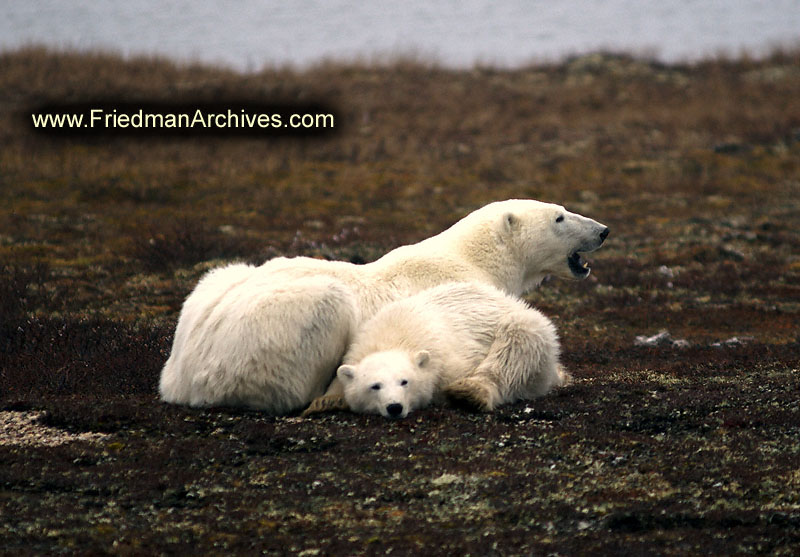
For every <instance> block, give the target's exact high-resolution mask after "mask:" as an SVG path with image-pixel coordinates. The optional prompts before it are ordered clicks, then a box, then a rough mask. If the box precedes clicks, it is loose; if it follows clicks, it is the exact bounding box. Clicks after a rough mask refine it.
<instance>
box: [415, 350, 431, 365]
mask: <svg viewBox="0 0 800 557" xmlns="http://www.w3.org/2000/svg"><path fill="white" fill-rule="evenodd" d="M430 359H431V355H430V352H428V351H427V350H420V351H419V352H417V354H416V355H415V356H414V363H415V364H417V367H425V366H426V365H427V363H428V362H429V361H430Z"/></svg>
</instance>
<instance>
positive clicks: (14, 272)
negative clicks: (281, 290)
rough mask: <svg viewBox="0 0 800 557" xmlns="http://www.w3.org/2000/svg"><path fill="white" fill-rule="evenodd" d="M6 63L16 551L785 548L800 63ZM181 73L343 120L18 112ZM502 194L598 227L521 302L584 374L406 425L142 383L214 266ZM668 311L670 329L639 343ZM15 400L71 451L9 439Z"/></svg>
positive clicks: (190, 90)
mask: <svg viewBox="0 0 800 557" xmlns="http://www.w3.org/2000/svg"><path fill="white" fill-rule="evenodd" d="M0 68H2V71H1V72H0V191H2V193H3V203H2V204H0V269H2V273H0V334H1V335H2V336H0V411H2V412H0V416H2V417H3V420H5V421H0V424H2V427H3V430H2V433H0V436H1V437H0V443H2V444H0V515H1V516H2V520H0V549H1V550H2V551H1V552H2V553H3V554H8V555H17V554H19V555H24V554H58V553H81V554H106V553H108V554H136V555H138V554H155V553H164V554H176V553H185V552H189V553H193V554H195V553H207V554H230V553H245V554H256V553H260V552H262V551H263V552H265V553H268V554H303V555H336V554H348V555H353V554H385V553H389V552H390V551H391V553H392V554H400V555H410V554H472V555H491V554H498V555H514V554H519V555H527V554H569V555H573V554H619V555H643V554H651V553H657V554H675V555H685V554H697V555H706V554H717V555H722V554H725V555H734V554H745V553H765V554H775V555H781V554H783V555H790V554H797V553H798V551H800V410H799V403H798V400H800V371H799V370H800V329H799V328H798V321H800V232H799V231H800V53H797V52H783V53H776V54H774V55H773V56H771V57H769V58H767V59H764V60H748V59H736V60H725V59H720V60H712V61H707V62H701V63H697V64H693V65H685V66H681V65H674V66H664V65H660V64H656V63H651V62H647V61H642V60H638V59H634V58H629V57H626V56H615V55H593V56H586V57H581V58H577V59H574V60H570V61H567V62H564V63H562V64H558V65H541V66H532V67H529V68H525V69H521V70H517V71H498V70H494V69H491V68H476V69H474V70H471V71H449V70H444V69H441V68H438V67H434V66H429V65H426V64H424V63H420V62H404V61H398V62H396V63H392V64H389V65H386V66H377V67H361V66H355V65H353V66H338V65H323V66H320V67H317V68H314V69H312V70H309V71H305V72H302V73H300V72H293V71H289V70H279V71H278V70H276V71H265V72H262V73H254V74H246V75H243V74H236V73H232V72H228V71H225V70H220V69H212V68H207V67H194V66H192V67H186V66H176V65H174V64H172V63H170V62H167V61H163V60H153V59H133V60H121V59H119V58H116V57H113V56H107V55H101V54H82V55H77V54H62V53H52V52H47V51H42V50H37V49H28V50H22V51H17V52H12V53H5V54H0ZM199 96H206V97H207V98H209V97H210V98H213V99H215V100H219V99H222V100H224V99H225V98H227V97H231V98H242V97H252V98H259V99H262V100H264V99H266V100H267V101H268V100H270V99H271V98H277V99H281V100H282V101H286V100H287V99H288V100H290V101H291V100H292V99H296V100H297V102H301V101H302V100H303V99H306V98H321V99H324V100H325V101H326V102H328V103H330V104H331V105H332V106H335V107H336V109H337V114H338V117H339V120H338V121H337V132H336V133H335V134H334V135H333V136H332V137H325V138H314V139H309V138H298V139H292V138H285V137H284V138H280V139H274V140H257V139H253V138H241V139H237V138H213V137H208V138H203V137H196V138H182V139H169V140H159V139H158V138H154V137H147V138H146V139H136V138H114V137H112V138H102V139H93V138H91V137H89V138H84V139H76V138H63V137H49V136H47V135H42V134H34V133H32V132H31V129H30V126H29V125H28V124H27V120H25V119H24V118H23V117H24V115H25V114H26V111H28V110H29V109H30V107H32V106H40V105H43V104H47V103H52V102H71V103H80V102H85V101H86V100H87V99H88V100H91V99H93V98H99V97H102V98H106V99H109V98H111V99H116V98H118V99H119V100H120V102H123V101H126V102H134V101H136V100H137V99H147V100H149V101H152V102H180V101H181V100H183V99H185V98H196V97H199ZM509 197H533V198H538V199H543V200H547V201H556V202H560V203H564V204H565V205H566V206H567V207H568V208H570V209H572V210H575V211H577V212H581V213H584V214H587V215H589V216H592V217H594V218H597V219H598V220H601V221H603V222H605V223H606V224H608V225H609V226H610V227H611V230H612V234H611V236H610V238H609V241H608V242H607V245H606V246H605V247H604V248H603V250H602V251H600V252H598V253H596V254H594V255H593V257H592V259H593V269H594V270H593V273H592V275H591V277H590V278H589V279H587V280H586V281H583V282H579V283H569V282H562V281H551V282H547V283H546V284H544V285H543V286H542V288H541V289H540V290H538V291H536V292H534V293H532V294H531V295H530V297H529V300H530V301H531V302H532V303H533V304H535V305H536V306H537V307H539V308H540V309H542V310H543V311H544V312H545V313H547V314H548V315H550V316H551V317H552V318H553V319H554V321H555V322H556V323H557V325H558V327H559V331H560V334H561V337H562V340H563V344H564V352H565V355H564V362H565V364H566V366H567V367H568V368H569V369H570V370H571V371H572V372H573V374H574V376H575V378H576V382H575V384H574V385H572V386H570V387H567V388H564V389H562V390H560V391H558V392H556V393H555V394H553V395H552V396H549V397H546V398H544V399H542V400H537V401H535V402H531V403H527V404H526V403H520V404H516V405H511V406H509V407H506V408H503V409H501V410H499V411H497V412H495V413H493V414H490V415H482V414H471V413H468V412H464V411H461V410H457V409H452V408H431V409H427V410H423V411H420V412H418V413H416V414H414V415H412V416H411V417H409V419H407V420H404V421H401V422H388V421H386V420H384V419H382V418H380V417H373V416H357V415H350V414H344V413H338V414H330V415H326V416H322V417H319V418H315V419H300V418H297V417H282V418H273V417H269V416H265V415H262V414H260V413H256V412H246V411H241V410H234V409H211V410H193V409H186V408H180V407H172V406H167V405H164V404H161V403H160V402H159V401H158V397H157V392H156V387H157V381H158V375H159V372H160V368H161V366H162V365H163V362H164V360H165V359H166V357H167V355H168V353H169V349H170V343H171V337H172V333H173V330H174V326H175V323H176V320H177V315H178V312H179V310H180V304H181V303H182V300H183V298H184V297H185V296H186V295H187V294H188V292H189V291H190V290H191V288H192V287H193V285H194V284H195V282H196V281H197V279H198V278H199V277H200V276H201V275H202V273H203V272H205V271H206V270H207V269H209V268H211V267H212V266H214V265H216V264H220V263H221V262H223V261H228V260H232V259H239V260H244V261H249V262H254V263H255V262H260V261H263V260H265V259H268V258H270V257H273V256H276V255H282V254H288V255H298V254H302V255H312V256H317V257H326V258H335V259H345V260H352V261H355V262H363V261H370V260H373V259H375V258H376V257H378V256H379V255H380V254H382V253H384V252H385V251H387V250H389V249H391V248H392V247H394V246H396V245H399V244H402V243H408V242H413V241H417V240H420V239H422V238H424V237H427V236H429V235H431V234H434V233H436V232H438V231H440V230H442V229H444V228H445V227H447V226H448V225H449V224H451V223H452V222H454V221H455V220H457V219H458V218H460V217H461V216H463V215H464V214H466V213H467V212H469V211H470V210H472V209H474V208H476V207H478V206H480V205H483V204H484V203H487V202H489V201H492V200H495V199H504V198H509ZM661 330H668V331H669V333H670V335H671V338H674V339H683V340H686V341H687V342H688V347H683V348H681V347H679V346H677V345H674V344H660V345H653V346H648V345H637V344H635V338H636V337H637V336H640V335H644V336H652V335H655V334H656V333H658V332H659V331H661ZM28 415H32V416H37V418H36V420H37V421H36V424H35V425H36V426H37V427H39V428H40V429H41V430H42V431H44V432H49V433H48V435H56V434H59V435H63V436H66V438H67V439H72V441H71V442H69V443H64V444H60V445H55V444H52V443H51V444H47V443H43V442H31V441H29V440H27V438H26V437H25V435H24V433H23V431H22V430H21V429H19V428H17V426H15V425H14V424H13V420H12V419H11V418H12V417H13V418H15V419H16V418H19V417H22V416H28ZM15 428H17V429H15ZM85 433H94V434H100V435H97V436H96V437H95V438H93V439H86V438H83V437H79V436H80V435H81V434H85Z"/></svg>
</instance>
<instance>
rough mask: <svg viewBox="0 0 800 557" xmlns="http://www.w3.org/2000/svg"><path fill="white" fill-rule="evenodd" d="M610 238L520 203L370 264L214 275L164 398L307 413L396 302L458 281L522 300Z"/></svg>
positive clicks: (166, 374) (178, 336)
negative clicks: (357, 342)
mask: <svg viewBox="0 0 800 557" xmlns="http://www.w3.org/2000/svg"><path fill="white" fill-rule="evenodd" d="M607 235H608V228H607V227H606V226H604V225H602V224H600V223H598V222H596V221H594V220H592V219H589V218H586V217H583V216H581V215H577V214H574V213H570V212H568V211H566V210H565V209H564V208H563V207H561V206H559V205H554V204H549V203H542V202H539V201H534V200H527V199H512V200H507V201H498V202H494V203H490V204H489V205H486V206H484V207H482V208H480V209H478V210H476V211H474V212H473V213H470V214H469V215H467V216H466V217H464V218H463V219H462V220H460V221H458V222H457V223H455V224H454V225H453V226H451V227H450V228H449V229H447V230H445V231H444V232H442V233H440V234H438V235H436V236H433V237H431V238H428V239H427V240H423V241H422V242H419V243H417V244H413V245H409V246H402V247H399V248H397V249H395V250H393V251H391V252H389V253H387V254H386V255H384V256H383V257H381V258H380V259H378V260H377V261H375V262H373V263H369V264H366V265H354V264H351V263H345V262H341V261H322V260H317V259H310V258H307V257H297V258H291V259H288V258H283V257H281V258H276V259H273V260H270V261H268V262H266V263H264V264H263V265H261V266H259V267H254V266H251V265H244V264H233V265H229V266H227V267H222V268H219V269H216V270H212V271H210V272H209V273H208V274H206V276H204V277H203V278H202V279H201V281H200V282H199V283H198V285H197V287H196V288H195V290H194V291H193V292H192V293H191V294H190V295H189V297H188V298H187V299H186V302H185V303H184V305H183V309H182V311H181V315H180V318H179V319H178V326H177V329H176V331H175V340H174V342H173V345H172V353H171V354H170V357H169V359H168V360H167V362H166V364H165V365H164V369H163V370H162V372H161V382H160V392H161V397H162V399H163V400H165V401H167V402H172V403H177V404H188V405H191V406H218V405H225V406H245V407H249V408H254V409H260V410H264V411H267V412H269V413H272V414H285V413H289V412H292V411H295V410H299V409H302V408H304V407H306V406H308V405H309V403H310V402H311V401H312V400H314V399H315V398H317V397H320V395H322V394H323V393H324V392H325V388H326V386H327V385H328V383H329V382H330V381H331V379H332V378H333V376H334V374H335V372H336V368H337V366H338V365H339V363H340V362H341V359H342V356H343V355H344V353H345V351H346V349H347V347H348V346H349V344H350V342H351V340H352V337H353V335H354V334H355V332H356V330H357V329H358V327H359V325H360V324H361V323H363V322H364V321H366V320H367V319H369V318H370V317H372V315H374V314H375V313H376V312H377V311H378V310H379V309H380V308H381V307H383V306H384V305H386V304H387V303H389V302H392V301H394V300H396V299H399V298H403V297H407V296H410V295H413V294H416V293H417V292H421V291H422V290H425V289H427V288H430V287H433V286H436V285H439V284H443V283H446V282H452V281H476V282H482V283H486V284H490V285H492V286H494V287H496V288H498V289H500V290H502V291H504V292H506V293H508V294H511V295H513V296H520V295H522V294H523V293H524V292H526V291H528V290H531V289H533V288H535V287H536V286H538V285H539V284H540V283H541V281H542V280H543V279H544V277H545V276H547V275H554V276H559V277H564V278H578V279H580V278H585V277H586V276H588V275H589V268H588V266H586V264H585V263H584V262H583V261H582V259H581V256H580V253H581V252H589V251H593V250H595V249H597V248H598V247H600V245H601V244H602V243H603V240H605V238H606V236H607Z"/></svg>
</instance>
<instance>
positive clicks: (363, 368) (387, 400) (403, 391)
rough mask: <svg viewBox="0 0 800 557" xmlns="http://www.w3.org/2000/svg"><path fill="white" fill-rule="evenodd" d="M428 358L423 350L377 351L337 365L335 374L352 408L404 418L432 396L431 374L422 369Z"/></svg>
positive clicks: (427, 402)
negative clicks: (359, 358)
mask: <svg viewBox="0 0 800 557" xmlns="http://www.w3.org/2000/svg"><path fill="white" fill-rule="evenodd" d="M428 360H429V356H428V353H427V352H425V351H422V352H418V353H417V354H415V355H410V354H408V353H406V352H404V351H401V350H390V351H386V352H376V353H374V354H370V355H369V356H367V357H366V358H364V359H363V360H361V361H360V362H359V363H358V364H356V365H342V366H340V367H339V369H338V370H337V372H336V374H337V376H338V377H339V380H340V381H341V382H342V383H343V385H344V397H345V400H347V404H348V406H350V409H351V410H353V411H354V412H360V413H364V414H381V415H383V416H384V417H386V418H405V417H406V416H408V414H409V413H410V412H411V411H412V410H415V409H417V408H421V407H423V406H427V405H428V404H430V402H431V400H432V398H433V391H434V387H435V385H434V378H433V377H432V375H433V374H432V373H430V371H429V370H427V369H425V368H426V366H427V364H428Z"/></svg>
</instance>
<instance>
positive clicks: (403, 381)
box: [400, 379, 408, 387]
mask: <svg viewBox="0 0 800 557" xmlns="http://www.w3.org/2000/svg"><path fill="white" fill-rule="evenodd" d="M406 385H408V379H403V380H402V381H400V386H401V387H405V386H406Z"/></svg>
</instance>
